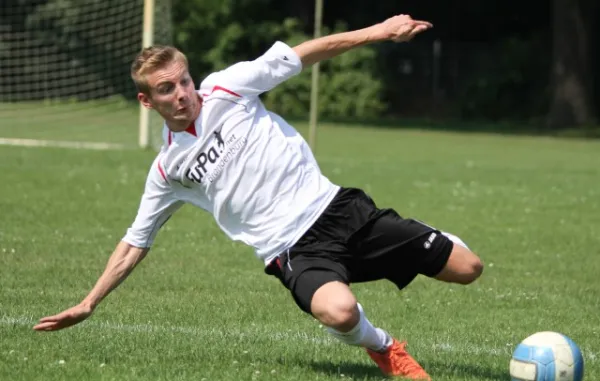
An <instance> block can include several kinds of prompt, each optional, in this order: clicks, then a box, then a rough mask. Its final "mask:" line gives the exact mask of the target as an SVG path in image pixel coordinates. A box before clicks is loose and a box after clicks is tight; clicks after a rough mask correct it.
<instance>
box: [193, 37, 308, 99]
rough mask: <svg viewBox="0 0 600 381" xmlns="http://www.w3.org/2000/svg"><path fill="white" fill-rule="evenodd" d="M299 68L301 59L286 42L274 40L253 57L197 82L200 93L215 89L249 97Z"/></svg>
mask: <svg viewBox="0 0 600 381" xmlns="http://www.w3.org/2000/svg"><path fill="white" fill-rule="evenodd" d="M301 71H302V61H301V59H300V57H299V56H298V55H297V54H296V52H295V51H294V50H293V49H292V48H291V47H290V46H288V45H287V44H285V43H283V42H281V41H277V42H275V43H274V44H273V46H271V48H270V49H269V50H267V51H266V52H265V53H264V54H263V55H262V56H260V57H258V58H257V59H255V60H254V61H243V62H238V63H236V64H234V65H232V66H230V67H228V68H226V69H224V70H221V71H219V72H216V73H213V74H211V75H209V76H208V77H207V78H206V79H205V80H204V81H203V82H202V84H201V85H200V91H201V94H202V96H203V97H205V98H206V97H210V96H211V95H213V94H214V93H215V92H219V95H222V94H223V93H225V94H228V95H229V96H233V97H252V96H258V95H260V94H261V93H264V92H266V91H269V90H271V89H273V88H274V87H275V86H277V85H279V84H280V83H282V82H284V81H285V80H287V79H289V78H291V77H293V76H295V75H297V74H299V73H300V72H301Z"/></svg>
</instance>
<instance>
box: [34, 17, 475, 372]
mask: <svg viewBox="0 0 600 381" xmlns="http://www.w3.org/2000/svg"><path fill="white" fill-rule="evenodd" d="M431 27H432V26H431V24H430V23H429V22H426V21H418V20H413V19H412V18H411V17H410V16H407V15H399V16H394V17H391V18H389V19H387V20H385V21H383V22H381V23H378V24H375V25H372V26H370V27H367V28H364V29H359V30H354V31H350V32H344V33H338V34H332V35H329V36H325V37H321V38H317V39H313V40H310V41H306V42H304V43H301V44H299V45H297V46H295V47H290V46H288V45H286V44H284V43H282V42H280V41H278V42H275V43H274V44H273V45H272V47H271V48H270V49H269V50H268V51H267V52H265V53H264V54H263V55H262V56H260V57H258V58H257V59H255V60H253V61H249V62H239V63H237V64H234V65H233V66H230V67H228V68H226V69H224V70H222V71H219V72H215V73H213V74H211V75H209V76H208V77H207V78H205V79H204V80H203V81H202V83H201V84H200V87H199V90H198V91H196V89H195V87H194V83H193V82H192V78H191V77H190V74H189V72H188V63H187V60H186V57H185V56H184V54H183V53H181V52H180V51H178V50H176V49H175V48H173V47H168V46H156V47H150V48H146V49H143V51H142V52H141V53H140V54H139V55H138V56H137V57H136V58H135V60H134V62H133V64H132V70H131V75H132V78H133V80H134V82H135V84H136V85H137V87H138V89H139V93H138V99H139V101H140V102H141V103H142V104H143V105H144V106H145V107H148V108H151V109H154V110H156V111H157V112H158V113H159V114H160V115H161V116H162V117H163V118H164V120H165V128H164V133H163V137H164V145H163V147H162V149H161V151H160V152H159V153H158V155H157V157H156V159H155V160H154V162H153V164H152V165H151V167H150V170H149V173H148V177H147V180H146V185H145V190H144V193H143V195H142V198H141V203H140V205H139V210H138V214H137V217H136V218H135V220H134V222H133V223H132V225H131V226H130V228H129V229H128V230H127V232H126V234H125V235H124V237H123V238H122V241H121V242H120V243H119V244H118V245H117V247H116V249H115V251H114V252H113V254H112V255H111V257H110V259H109V260H108V263H107V265H106V269H105V270H104V272H103V274H102V275H101V276H100V278H99V279H98V281H97V283H96V284H95V286H94V287H93V288H92V290H91V291H90V292H89V294H88V295H87V296H86V297H85V298H84V299H83V300H82V301H81V302H80V303H79V304H77V305H76V306H74V307H71V308H69V309H67V310H65V311H63V312H61V313H59V314H57V315H54V316H48V317H44V318H42V319H41V320H40V322H39V324H37V325H35V326H34V329H35V330H38V331H53V330H59V329H62V328H66V327H69V326H72V325H74V324H77V323H79V322H81V321H83V320H85V319H86V318H88V317H89V316H90V315H91V314H92V313H93V311H94V309H95V308H96V307H97V306H98V304H99V303H100V302H101V301H102V299H104V298H105V297H106V296H107V295H108V294H109V293H110V292H111V291H112V290H113V289H114V288H116V287H117V286H118V285H119V284H120V283H121V282H122V281H123V280H124V279H125V278H126V277H127V276H128V275H129V274H130V273H131V271H132V270H133V269H134V267H135V266H136V265H137V264H138V263H139V262H140V261H141V260H142V259H143V258H144V257H145V256H146V254H147V253H148V250H149V249H150V247H151V245H152V243H153V240H154V238H155V236H156V234H157V232H158V230H159V229H160V227H161V226H162V225H163V224H165V223H166V222H167V220H168V219H169V217H170V216H171V215H172V214H173V213H174V212H175V211H176V210H178V209H179V208H180V207H181V206H182V205H183V204H186V203H187V204H192V205H194V206H196V207H199V208H202V209H204V210H206V211H208V212H209V213H211V214H212V215H213V217H214V218H215V220H216V222H217V224H218V225H219V227H220V228H221V229H222V230H223V231H224V232H225V234H227V235H228V236H229V237H230V238H231V239H233V240H237V241H241V242H244V243H245V244H247V245H249V246H252V247H253V248H254V249H255V251H256V256H257V257H258V258H259V259H260V260H261V261H263V262H264V265H265V272H266V273H267V274H270V275H273V276H275V277H277V278H278V279H279V280H280V281H281V283H282V284H283V285H284V286H285V287H286V288H287V289H289V290H290V292H291V295H292V296H293V298H294V300H295V302H296V304H297V305H298V306H299V308H300V309H301V310H302V311H304V312H306V313H308V314H310V315H311V316H313V317H314V318H316V319H317V320H318V321H320V322H321V323H322V324H323V325H324V326H326V327H327V330H328V332H329V333H330V334H331V335H333V336H334V337H335V338H337V339H339V340H340V341H342V342H344V343H347V344H350V345H356V346H361V347H364V348H365V349H366V351H367V352H368V354H369V355H370V356H371V358H372V359H373V360H374V361H375V362H376V363H377V365H378V366H379V367H380V368H381V370H382V371H383V372H384V373H385V374H387V375H398V376H403V377H408V378H411V379H425V380H427V379H429V376H428V374H427V373H426V372H425V370H424V369H423V368H422V367H421V366H420V365H419V364H418V363H417V361H416V360H415V359H413V358H412V357H411V356H410V355H409V354H408V352H407V351H406V349H405V344H406V343H405V342H399V341H397V340H396V339H394V338H393V337H392V336H391V335H390V334H389V333H388V332H386V331H384V330H383V329H381V328H376V327H375V326H373V324H372V323H371V322H370V321H369V320H368V319H367V317H366V315H365V312H364V310H363V308H362V307H361V305H360V304H359V303H358V302H357V300H356V298H355V297H354V295H353V293H352V292H351V290H350V288H349V285H350V284H351V283H355V282H367V281H375V280H379V279H387V280H389V281H391V282H393V283H394V284H395V285H396V286H397V287H398V288H399V289H402V288H404V287H406V286H407V285H408V284H409V283H410V282H411V281H412V280H413V279H414V278H415V277H416V276H417V275H419V274H423V275H425V276H428V277H431V278H435V279H438V280H440V281H445V282H455V283H461V284H468V283H471V282H473V281H474V280H475V279H477V278H478V277H479V275H480V274H481V272H482V263H481V261H480V260H479V258H478V257H477V256H476V255H475V254H474V253H472V252H471V251H470V250H469V249H468V248H467V246H466V245H465V244H464V243H463V242H462V241H461V240H460V239H459V238H458V237H455V236H453V235H451V234H449V233H445V232H442V231H440V230H437V229H435V228H433V227H431V226H428V225H426V224H424V223H422V222H419V221H417V220H414V219H405V218H402V217H400V216H399V215H398V214H397V213H396V212H395V211H394V210H392V209H380V208H378V207H377V206H376V205H375V203H374V202H373V200H372V199H371V198H370V197H369V196H368V195H367V194H366V193H365V192H363V191H362V190H360V189H356V188H346V187H342V186H339V185H336V184H334V183H332V182H331V181H330V180H329V179H328V178H327V177H325V176H324V175H323V174H322V173H321V171H320V170H319V166H318V164H317V162H316V160H315V158H314V157H313V154H312V153H311V150H310V148H309V147H308V145H307V144H306V142H305V140H304V139H303V138H302V137H301V136H300V134H299V133H298V132H296V130H294V128H293V127H291V126H290V125H289V124H288V123H286V121H285V120H284V119H282V118H281V117H280V116H278V115H276V114H274V113H271V112H269V111H267V110H266V109H265V107H264V105H263V104H262V102H261V101H260V99H259V95H260V94H261V93H263V92H265V91H268V90H270V89H272V88H273V87H275V86H277V85H278V84H279V83H281V82H283V81H285V80H287V79H289V78H290V77H292V76H294V75H296V74H298V73H299V72H300V71H301V70H302V69H303V68H307V67H309V66H311V65H312V64H314V63H316V62H319V61H322V60H326V59H329V58H332V57H335V56H337V55H339V54H342V53H343V52H345V51H347V50H349V49H351V48H356V47H359V46H361V45H364V44H368V43H373V42H378V41H389V40H391V41H395V42H406V41H410V40H411V39H412V38H413V37H414V36H416V35H417V34H419V33H421V32H424V31H426V30H428V29H429V28H431Z"/></svg>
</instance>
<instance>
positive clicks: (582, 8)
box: [547, 0, 597, 128]
mask: <svg viewBox="0 0 600 381" xmlns="http://www.w3.org/2000/svg"><path fill="white" fill-rule="evenodd" d="M552 2H553V15H552V33H553V64H552V71H551V86H552V95H551V99H550V101H551V106H550V112H549V114H548V120H547V125H548V127H550V128H564V127H573V126H585V125H590V124H592V123H593V122H594V119H595V118H594V107H593V100H592V96H593V92H592V86H593V77H592V71H591V52H590V47H591V46H592V45H591V44H590V37H591V36H590V30H589V29H590V28H591V27H592V25H593V23H592V20H593V18H594V17H595V12H593V11H592V10H594V9H597V4H594V2H595V0H591V1H588V0H552Z"/></svg>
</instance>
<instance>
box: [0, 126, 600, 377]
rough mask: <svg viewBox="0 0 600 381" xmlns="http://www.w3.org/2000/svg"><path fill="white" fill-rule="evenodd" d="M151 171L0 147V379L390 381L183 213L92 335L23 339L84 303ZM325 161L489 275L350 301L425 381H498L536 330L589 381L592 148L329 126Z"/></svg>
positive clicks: (99, 316)
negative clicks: (572, 357)
mask: <svg viewBox="0 0 600 381" xmlns="http://www.w3.org/2000/svg"><path fill="white" fill-rule="evenodd" d="M83 119H84V120H85V118H83ZM101 131H102V130H101ZM99 134H101V133H100V132H99ZM133 136H135V134H133ZM38 138H39V137H38ZM152 157H153V155H152V153H150V152H143V151H137V150H121V151H118V150H113V151H84V150H68V149H56V148H20V147H0V168H1V173H2V175H1V178H2V181H1V182H0V210H1V211H2V213H0V290H1V291H0V338H1V339H0V379H1V380H50V381H52V380H197V381H200V380H205V381H208V380H284V381H287V380H349V379H352V380H383V378H382V377H381V374H380V372H379V370H378V369H377V368H376V367H375V366H374V364H373V363H371V360H370V359H369V358H368V357H367V356H366V354H365V353H364V351H362V350H360V349H358V348H354V347H349V346H344V345H342V344H339V343H338V342H336V341H333V340H332V339H330V338H329V337H328V336H327V333H326V332H324V330H323V328H321V327H319V325H318V324H316V323H315V322H314V321H313V320H312V319H310V318H309V317H308V316H306V315H304V314H303V313H301V312H300V310H298V309H297V308H296V306H295V304H294V302H293V301H292V299H291V298H290V297H289V295H288V293H287V291H286V290H285V289H284V288H282V287H281V286H280V285H279V283H278V281H277V280H276V279H275V278H272V277H268V276H266V275H264V274H263V272H262V266H261V263H260V262H259V261H258V260H256V259H255V258H254V256H253V253H252V251H251V250H250V249H248V248H245V247H243V246H241V245H239V244H236V243H231V242H229V241H228V240H227V239H226V238H225V236H224V235H223V234H222V233H221V232H220V231H219V230H218V229H217V227H216V225H215V224H214V223H213V222H212V220H211V219H210V217H209V216H208V215H207V214H205V213H203V212H201V211H197V210H194V209H192V208H183V209H182V210H181V211H180V212H179V213H178V214H176V215H175V216H174V217H173V218H172V220H171V221H170V222H169V223H168V224H167V225H166V226H165V227H164V229H163V231H162V232H161V233H160V234H159V236H158V238H157V240H156V243H155V247H154V248H153V250H152V252H151V253H150V255H149V256H148V258H146V260H145V261H144V262H143V263H142V264H140V266H139V268H138V269H136V271H135V272H134V273H133V274H132V276H131V277H130V278H129V279H128V280H127V281H126V282H125V283H124V284H122V285H121V286H120V288H119V289H117V290H116V291H115V292H114V293H113V294H111V295H110V296H109V297H108V298H107V299H106V300H105V301H104V303H103V304H102V305H101V306H100V307H99V308H98V310H97V311H96V313H95V315H94V316H92V317H91V318H90V319H89V320H88V321H87V322H85V323H83V324H81V325H80V326H77V327H74V328H71V329H68V330H64V331H59V332H55V333H43V334H42V333H37V332H34V331H32V330H31V327H32V326H33V325H34V323H35V322H36V321H37V319H39V318H40V317H42V316H45V315H47V314H52V313H56V312H59V311H60V310H62V309H64V308H66V307H69V306H70V305H72V304H76V303H77V302H78V301H79V300H80V299H81V298H83V297H84V296H85V294H86V293H87V291H88V290H89V289H90V288H91V287H92V285H93V283H94V282H95V280H96V278H97V276H98V275H99V274H100V273H101V271H102V270H103V268H104V264H105V262H106V259H107V258H108V256H109V254H110V252H111V251H112V249H113V248H114V245H115V244H116V243H117V242H118V240H119V239H120V238H121V236H122V235H123V234H124V232H125V229H126V228H127V227H128V225H129V223H130V222H131V221H132V219H133V217H134V215H135V212H136V209H137V204H138V200H139V196H140V194H141V192H142V188H143V182H144V178H145V174H146V171H147V168H148V166H149V165H150V162H151V160H152ZM317 158H318V160H319V162H320V164H321V166H322V169H323V171H324V173H325V174H326V175H328V176H329V177H330V178H331V179H332V180H334V181H335V182H337V183H339V184H341V185H347V186H357V187H362V188H364V189H365V190H367V191H368V192H369V193H370V194H371V195H372V196H373V198H374V199H375V200H376V202H377V203H378V204H379V205H380V206H389V207H394V208H395V209H397V210H398V211H399V213H400V214H402V215H403V216H406V217H416V218H419V219H422V220H424V221H426V222H428V223H430V224H432V225H435V226H437V227H439V228H441V229H444V230H447V231H450V232H452V233H454V234H457V235H458V236H460V237H461V238H463V239H464V240H465V241H466V242H467V244H469V245H470V246H471V248H472V249H474V250H475V251H476V252H478V253H479V254H480V255H481V257H482V258H483V260H484V262H485V264H486V269H485V271H484V275H483V276H482V278H480V280H478V281H477V282H476V283H474V284H472V285H469V286H466V287H465V286H458V285H448V284H442V283H440V282H436V281H433V280H430V279H426V278H418V279H416V280H415V282H413V283H412V284H411V285H410V286H409V287H408V288H406V289H405V290H403V291H402V292H398V291H397V290H395V289H394V288H393V287H392V285H391V284H388V283H384V282H379V283H369V284H358V285H354V286H353V289H354V290H355V292H356V294H357V296H358V298H359V300H360V301H361V303H362V304H363V306H364V307H365V310H366V312H367V314H368V317H369V318H370V320H371V321H372V322H374V323H375V324H376V325H379V326H382V327H383V328H386V329H387V330H389V331H390V332H391V333H392V334H393V335H395V336H396V337H398V338H400V339H406V340H408V342H409V349H410V351H411V353H412V354H413V355H414V356H415V357H416V358H417V359H418V360H419V361H420V362H421V363H422V365H423V366H424V367H425V368H426V369H427V370H428V372H429V373H430V374H431V375H432V377H433V379H434V380H435V381H459V380H464V381H485V380H509V379H510V377H509V375H508V362H509V359H510V355H511V352H512V350H513V349H514V348H515V346H516V344H517V343H518V342H519V341H520V340H522V339H523V338H525V337H526V336H528V335H530V334H532V333H534V332H537V331H542V330H554V331H560V332H562V333H565V334H567V335H569V336H570V337H571V338H573V339H574V340H575V341H576V342H577V343H578V344H579V345H580V347H581V348H582V350H583V352H584V357H585V360H586V380H591V381H594V380H599V379H600V340H599V339H598V337H599V335H600V314H599V311H600V293H599V289H600V278H599V276H598V274H599V273H600V249H599V247H600V187H599V185H600V141H580V140H559V139H548V138H529V137H504V136H499V135H483V134H468V135H467V134H451V133H433V132H424V131H416V130H413V131H411V130H403V131H393V130H377V129H369V128H362V129H358V128H344V127H333V126H327V127H326V128H323V129H321V130H320V132H319V145H318V147H317Z"/></svg>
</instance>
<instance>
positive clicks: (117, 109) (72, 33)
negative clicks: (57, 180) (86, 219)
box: [0, 0, 172, 147]
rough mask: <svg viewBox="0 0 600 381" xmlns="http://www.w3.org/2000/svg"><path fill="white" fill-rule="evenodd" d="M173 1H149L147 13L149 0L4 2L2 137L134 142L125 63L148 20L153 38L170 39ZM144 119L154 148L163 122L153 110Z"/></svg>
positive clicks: (133, 106)
mask: <svg viewBox="0 0 600 381" xmlns="http://www.w3.org/2000/svg"><path fill="white" fill-rule="evenodd" d="M170 2H171V0H154V1H153V2H152V4H153V7H149V8H146V9H153V10H154V12H153V15H154V17H151V18H148V17H144V7H145V6H146V7H147V5H145V3H146V4H147V3H148V1H147V0H146V1H144V0H49V1H40V0H2V2H1V5H0V142H2V143H3V144H26V145H38V143H39V145H46V144H47V145H61V144H63V145H69V144H71V143H73V142H78V143H77V144H79V145H81V146H85V145H86V144H87V145H89V146H92V147H93V146H100V147H101V146H112V145H115V146H117V145H118V146H129V147H135V146H137V145H138V144H139V141H140V115H141V114H140V110H139V105H138V103H137V101H136V90H135V86H134V85H133V83H132V81H131V79H130V76H129V67H130V65H131V61H132V59H133V57H134V56H135V55H136V54H137V53H138V52H139V50H140V49H141V48H142V44H143V32H144V21H145V20H153V21H152V25H151V26H152V27H151V28H147V29H146V30H151V31H153V32H152V38H151V41H152V43H154V44H170V43H172V25H171V17H170V15H171V4H170ZM145 41H146V42H147V41H148V39H146V40H145ZM148 125H149V128H148V131H150V133H148V136H149V139H148V142H149V145H150V146H151V147H152V146H154V147H155V146H156V144H158V142H157V139H158V137H159V135H160V133H159V131H160V126H161V125H162V121H161V120H160V119H159V117H157V116H155V115H153V113H150V117H149V121H148ZM88 143H89V144H88Z"/></svg>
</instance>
